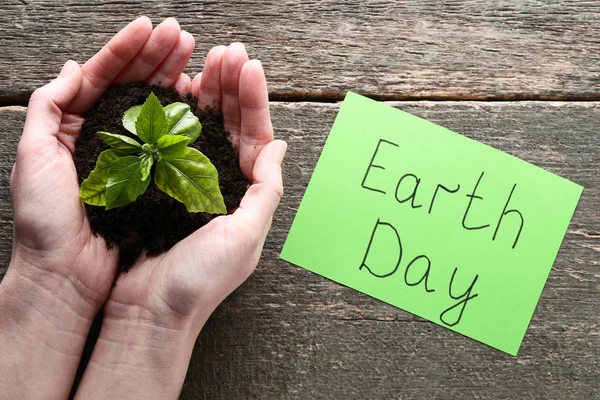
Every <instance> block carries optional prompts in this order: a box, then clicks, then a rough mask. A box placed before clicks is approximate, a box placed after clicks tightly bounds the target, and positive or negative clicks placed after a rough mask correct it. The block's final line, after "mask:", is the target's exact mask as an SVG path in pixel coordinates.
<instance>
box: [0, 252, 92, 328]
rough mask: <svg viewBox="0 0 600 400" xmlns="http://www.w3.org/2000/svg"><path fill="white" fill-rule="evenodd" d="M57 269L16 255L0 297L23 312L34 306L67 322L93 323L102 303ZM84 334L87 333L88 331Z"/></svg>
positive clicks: (74, 279) (38, 310)
mask: <svg viewBox="0 0 600 400" xmlns="http://www.w3.org/2000/svg"><path fill="white" fill-rule="evenodd" d="M55 270H59V269H58V268H56V269H55V268H49V267H43V266H40V265H36V264H34V263H30V262H27V261H26V260H25V259H24V258H21V257H20V256H18V255H13V259H12V260H11V262H10V265H9V267H8V270H7V272H6V275H5V277H4V279H3V280H2V283H1V285H0V292H5V293H3V294H2V296H1V297H0V299H4V300H5V301H8V302H10V303H11V304H12V305H13V306H15V307H19V308H21V309H23V310H24V311H25V310H31V309H34V310H35V311H36V312H37V313H40V314H43V315H44V316H46V317H49V318H50V317H52V318H50V319H59V320H61V321H62V322H64V323H76V322H79V323H81V322H84V321H85V323H86V325H89V324H91V322H92V320H93V319H94V317H95V316H96V314H97V313H98V311H99V310H100V308H101V307H102V302H101V301H100V300H96V299H94V296H89V295H88V294H86V293H84V292H83V291H82V289H81V287H80V285H78V282H76V278H74V277H69V276H64V275H61V274H60V273H58V272H55ZM84 333H85V335H86V336H87V331H85V332H84Z"/></svg>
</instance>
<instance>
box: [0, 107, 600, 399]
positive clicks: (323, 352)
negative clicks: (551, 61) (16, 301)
mask: <svg viewBox="0 0 600 400" xmlns="http://www.w3.org/2000/svg"><path fill="white" fill-rule="evenodd" d="M392 105H394V106H396V107H399V108H402V109H404V110H406V111H408V112H411V113H413V114H416V115H419V116H422V117H425V118H427V119H429V120H431V121H434V122H437V123H440V124H442V125H444V126H446V127H448V128H451V129H454V130H456V131H458V132H460V133H462V134H464V135H466V136H468V137H471V138H474V139H476V140H479V141H481V142H484V143H487V144H489V145H492V146H494V147H496V148H499V149H501V150H503V151H506V152H508V153H510V154H513V155H515V156H517V157H520V158H522V159H524V160H526V161H529V162H532V163H534V164H536V165H539V166H541V167H543V168H545V169H548V170H550V171H552V172H555V173H557V174H559V175H561V176H564V177H565V178H568V179H571V180H573V181H575V182H577V183H580V184H582V185H584V186H585V190H584V192H583V197H582V199H581V201H580V203H579V207H578V209H577V211H576V213H575V216H574V218H573V222H572V223H571V225H570V228H569V231H568V233H567V235H566V238H565V240H564V242H563V246H562V249H561V251H560V253H559V255H558V258H557V260H556V263H555V264H554V267H553V270H552V273H551V274H550V277H549V279H548V282H547V285H546V288H545V290H544V292H543V295H542V298H541V300H540V303H539V305H538V307H537V310H536V312H535V314H534V317H533V320H532V322H531V326H530V328H529V330H528V332H527V335H526V337H525V341H524V343H523V346H522V348H521V350H520V353H519V356H518V357H510V356H508V355H505V354H503V353H500V352H499V351H496V350H493V349H491V348H488V347H487V346H485V345H482V344H479V343H477V342H475V341H472V340H470V339H467V338H465V337H463V336H461V335H459V334H456V333H453V332H451V331H449V330H446V329H444V328H442V327H439V326H437V325H435V324H433V323H430V322H427V321H424V320H423V319H421V318H418V317H415V316H413V315H411V314H408V313H406V312H404V311H402V310H399V309H397V308H394V307H392V306H389V305H386V304H384V303H381V302H379V301H376V300H373V299H371V298H369V297H368V296H366V295H363V294H360V293H358V292H356V291H353V290H351V289H348V288H346V287H343V286H341V285H338V284H335V283H333V282H331V281H328V280H326V279H324V278H322V277H319V276H317V275H315V274H312V273H310V272H308V271H305V270H303V269H301V268H298V267H296V266H293V265H290V264H288V263H286V262H284V261H281V260H279V259H278V254H279V252H280V251H281V248H282V246H283V242H284V240H285V237H286V235H287V232H288V231H289V227H290V225H291V222H292V220H293V217H294V214H295V211H296V209H297V207H298V204H299V202H300V199H301V197H302V194H303V193H304V190H305V188H306V185H307V183H308V181H309V179H310V176H311V173H312V171H313V169H314V166H315V164H316V162H317V158H318V154H319V153H320V151H321V149H322V146H323V144H324V142H325V139H326V137H327V134H328V131H329V129H330V127H331V124H332V122H333V120H334V118H335V114H336V112H337V109H338V105H337V104H311V103H290V104H285V103H274V104H273V105H272V115H273V119H274V123H275V126H276V132H277V135H278V136H279V137H281V138H283V139H285V140H287V141H288V143H289V151H288V155H287V159H286V161H285V164H284V175H285V176H284V179H285V188H286V193H285V195H284V198H283V200H282V203H281V205H280V207H279V209H278V211H277V213H276V216H275V220H274V225H273V228H272V231H271V233H270V235H269V238H268V240H267V242H266V244H265V250H264V254H263V257H262V260H261V262H260V264H259V267H258V269H257V271H256V272H255V274H254V275H253V276H252V277H251V278H250V279H249V280H248V281H247V283H245V284H244V285H243V286H242V287H241V288H240V289H239V290H238V291H236V292H235V293H234V294H233V295H232V296H230V298H229V299H228V300H227V301H226V302H225V303H223V305H222V306H221V307H220V308H219V309H218V310H217V311H216V312H215V314H214V315H213V317H212V318H211V320H210V321H209V323H208V324H207V326H206V327H205V329H204V330H203V332H202V333H201V335H200V337H199V339H198V343H197V346H196V348H195V351H194V355H193V358H192V362H191V365H190V369H189V372H188V377H187V380H186V383H185V386H184V389H183V392H182V396H181V398H182V399H247V398H249V399H262V398H265V399H283V398H286V399H332V398H334V399H337V398H344V399H365V398H382V399H413V398H414V399H436V398H442V399H451V398H476V399H515V398H519V399H521V398H531V399H561V400H562V399H597V398H600V387H599V385H598V382H600V317H599V316H600V284H599V282H600V257H599V256H600V213H598V210H600V153H599V151H598V149H599V148H600V135H598V115H599V113H600V102H578V103H560V102H518V103H511V102H507V103H503V102H494V103H490V102H405V103H392ZM24 112H25V109H23V108H15V107H10V108H0V142H1V143H2V146H0V265H2V266H6V265H7V263H8V260H9V255H10V242H11V230H12V226H11V221H10V204H9V202H8V181H9V174H10V168H11V165H12V162H13V160H14V151H15V148H16V143H17V139H18V136H19V134H20V130H21V128H22V124H23V121H24Z"/></svg>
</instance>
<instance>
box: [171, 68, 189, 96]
mask: <svg viewBox="0 0 600 400" xmlns="http://www.w3.org/2000/svg"><path fill="white" fill-rule="evenodd" d="M191 88H192V80H191V79H190V77H189V75H188V74H184V73H181V74H179V78H177V81H175V90H177V91H178V92H179V94H181V95H182V96H187V95H188V93H189V92H190V90H191Z"/></svg>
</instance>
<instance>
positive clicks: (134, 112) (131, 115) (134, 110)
mask: <svg viewBox="0 0 600 400" xmlns="http://www.w3.org/2000/svg"><path fill="white" fill-rule="evenodd" d="M140 111H142V106H141V105H139V106H133V107H131V108H130V109H129V110H127V111H125V114H124V115H123V126H124V127H125V129H127V130H128V131H129V132H131V133H133V134H134V135H137V133H136V131H135V121H136V120H137V118H138V115H140Z"/></svg>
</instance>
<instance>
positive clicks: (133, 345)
mask: <svg viewBox="0 0 600 400" xmlns="http://www.w3.org/2000/svg"><path fill="white" fill-rule="evenodd" d="M104 310H105V311H104V319H103V320H102V330H101V332H100V336H99V338H98V341H97V342H96V345H95V347H94V353H93V356H92V358H91V360H90V362H89V363H88V365H87V367H86V372H85V375H84V377H83V380H82V382H81V384H80V386H79V388H78V390H77V399H95V398H114V399H119V398H131V397H136V398H146V399H155V398H156V399H169V398H173V399H175V398H177V396H178V395H179V392H180V390H181V387H182V386H183V381H184V379H185V374H186V372H187V368H188V365H189V360H190V357H191V353H192V350H193V347H194V343H195V340H196V337H197V334H198V332H196V330H195V329H194V327H193V323H192V321H191V320H189V319H187V318H179V317H178V318H173V317H171V316H169V317H167V316H164V315H158V314H156V313H153V312H150V311H148V310H146V309H143V308H140V307H137V306H132V305H125V304H122V303H116V302H114V301H108V302H107V304H106V306H105V309H104ZM100 391H101V392H100Z"/></svg>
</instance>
